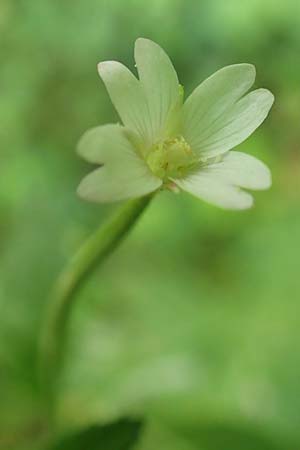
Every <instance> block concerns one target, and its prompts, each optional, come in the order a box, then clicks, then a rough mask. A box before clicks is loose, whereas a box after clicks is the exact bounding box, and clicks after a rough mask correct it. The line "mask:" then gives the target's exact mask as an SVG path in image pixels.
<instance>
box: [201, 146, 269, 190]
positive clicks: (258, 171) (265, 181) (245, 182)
mask: <svg viewBox="0 0 300 450" xmlns="http://www.w3.org/2000/svg"><path fill="white" fill-rule="evenodd" d="M203 171H204V172H205V173H208V174H211V175H213V176H215V177H216V178H218V179H220V180H223V181H224V182H226V183H229V184H233V185H236V186H240V187H243V188H246V189H268V188H269V187H270V186H271V184H272V179H271V173H270V170H269V168H268V167H267V166H266V165H265V164H264V163H263V162H261V161H259V160H258V159H256V158H254V156H251V155H247V154H246V153H241V152H235V151H231V152H229V153H228V154H227V155H225V156H224V157H223V158H222V161H220V162H216V163H214V164H211V165H210V166H208V167H207V168H206V169H203Z"/></svg>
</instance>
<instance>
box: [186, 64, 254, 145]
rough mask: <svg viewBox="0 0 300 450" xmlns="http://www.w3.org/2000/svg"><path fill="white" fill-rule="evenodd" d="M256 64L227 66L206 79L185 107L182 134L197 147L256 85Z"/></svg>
mask: <svg viewBox="0 0 300 450" xmlns="http://www.w3.org/2000/svg"><path fill="white" fill-rule="evenodd" d="M254 80H255V67H254V66H253V65H251V64H235V65H232V66H227V67H224V68H223V69H221V70H218V71H217V72H216V73H214V74H213V75H211V76H210V77H209V78H207V79H206V80H205V81H203V82H202V83H201V84H200V85H199V86H198V87H197V88H196V89H195V90H194V91H193V92H192V94H191V95H190V96H189V98H188V99H187V101H186V102H185V104H184V107H183V135H184V137H185V138H186V140H187V141H188V142H189V144H190V145H191V146H192V147H193V148H194V150H196V149H197V148H198V147H197V143H198V141H199V140H200V139H201V136H202V134H203V133H205V132H206V131H207V130H209V129H210V128H211V127H212V125H213V124H214V123H215V121H216V119H218V118H219V117H222V115H223V114H224V113H225V112H226V111H227V110H228V109H229V108H230V107H232V105H234V103H235V102H236V101H237V100H238V99H239V98H241V97H242V96H243V95H244V94H245V93H246V92H247V91H248V90H249V89H250V87H251V86H252V85H253V83H254Z"/></svg>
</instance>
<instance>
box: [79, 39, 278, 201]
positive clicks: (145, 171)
mask: <svg viewBox="0 0 300 450" xmlns="http://www.w3.org/2000/svg"><path fill="white" fill-rule="evenodd" d="M135 61H136V65H137V69H138V75H139V79H137V78H136V77H135V76H134V75H133V74H132V73H131V72H130V71H129V70H128V69H127V68H126V67H125V66H124V65H123V64H121V63H119V62H117V61H106V62H102V63H100V64H99V65H98V71H99V74H100V76H101V78H102V80H103V81H104V84H105V86H106V88H107V90H108V93H109V95H110V98H111V100H112V102H113V104H114V106H115V108H116V110H117V112H118V114H119V116H120V118H121V120H122V123H123V125H119V124H108V125H103V126H99V127H96V128H93V129H91V130H89V131H87V132H86V133H85V134H84V135H83V137H82V138H81V140H80V142H79V146H78V151H79V154H80V155H81V156H82V157H83V158H85V159H86V160H88V161H89V162H91V163H95V164H98V165H99V166H100V167H99V168H97V169H96V170H94V171H93V172H92V173H91V174H89V175H87V176H86V177H85V178H84V179H83V180H82V182H81V183H80V185H79V188H78V192H79V195H80V196H81V197H83V198H85V199H87V200H91V201H97V202H112V201H118V200H123V199H127V198H133V197H139V196H143V195H146V194H148V193H150V192H153V191H155V190H157V189H161V188H169V189H174V190H175V189H179V190H184V191H187V192H190V193H191V194H193V195H195V196H197V197H200V198H201V199H203V200H205V201H207V202H209V203H213V204H215V205H218V206H220V207H223V208H229V209H246V208H249V207H250V206H251V205H252V203H253V198H252V196H251V195H250V194H249V193H248V192H246V191H244V190H243V189H242V188H245V189H266V188H268V187H270V185H271V175H270V171H269V169H268V168H267V167H266V166H265V164H263V163H262V162H261V161H259V160H257V159H256V158H254V157H253V156H249V155H247V154H245V153H240V152H237V151H230V150H231V149H232V148H234V147H236V146H237V145H239V144H240V143H241V142H243V141H244V140H245V139H247V137H248V136H250V134H251V133H253V131H254V130H255V129H256V128H257V127H258V126H259V125H260V124H261V123H262V122H263V121H264V119H265V118H266V116H267V114H268V112H269V110H270V108H271V106H272V104H273V101H274V97H273V95H272V94H271V92H269V91H268V90H267V89H257V90H254V91H252V92H250V93H248V91H249V89H250V88H251V86H252V85H253V83H254V80H255V68H254V66H252V65H251V64H236V65H232V66H227V67H224V68H223V69H221V70H219V71H218V72H216V73H215V74H213V75H212V76H211V77H209V78H208V79H206V80H205V81H204V82H202V83H201V84H200V85H199V86H198V87H197V88H196V89H195V90H194V91H193V92H192V94H191V95H190V96H189V97H188V98H187V100H186V101H185V102H184V98H183V97H184V91H183V88H182V86H181V85H180V84H179V81H178V78H177V74H176V71H175V69H174V67H173V65H172V63H171V61H170V59H169V57H168V56H167V55H166V53H165V52H164V51H163V50H162V49H161V47H159V46H158V45H157V44H155V43H154V42H152V41H150V40H148V39H142V38H140V39H138V40H137V41H136V44H135Z"/></svg>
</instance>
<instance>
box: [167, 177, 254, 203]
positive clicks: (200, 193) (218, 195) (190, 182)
mask: <svg viewBox="0 0 300 450" xmlns="http://www.w3.org/2000/svg"><path fill="white" fill-rule="evenodd" d="M173 181H174V182H175V183H176V184H177V186H179V187H180V188H181V189H182V190H184V191H187V192H189V193H190V194H193V195H195V196H196V197H199V198H201V199H202V200H204V201H206V202H208V203H212V204H213V205H216V206H219V207H220V208H224V209H248V208H251V206H252V205H253V197H252V196H251V195H250V194H248V192H245V191H243V190H241V189H239V188H238V187H236V186H233V185H230V184H227V183H225V182H224V181H223V180H219V179H218V178H216V177H215V175H213V174H209V173H204V172H202V171H199V172H198V173H196V174H193V175H190V176H189V177H187V178H184V179H180V180H173Z"/></svg>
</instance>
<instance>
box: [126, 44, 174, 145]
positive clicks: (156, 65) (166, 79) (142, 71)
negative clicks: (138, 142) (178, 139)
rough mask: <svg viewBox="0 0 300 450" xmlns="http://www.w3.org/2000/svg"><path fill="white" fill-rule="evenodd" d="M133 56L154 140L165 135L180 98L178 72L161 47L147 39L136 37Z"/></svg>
mask: <svg viewBox="0 0 300 450" xmlns="http://www.w3.org/2000/svg"><path fill="white" fill-rule="evenodd" d="M134 56H135V61H136V64H137V68H138V74H139V79H140V83H141V86H142V88H143V90H144V92H145V96H146V99H147V103H148V107H149V114H150V126H151V130H152V142H157V141H158V140H159V139H164V138H165V137H166V136H165V134H164V131H165V129H166V126H167V124H168V122H171V121H172V117H171V116H172V112H174V113H175V114H176V112H177V111H176V106H177V105H178V103H179V102H180V98H181V96H180V86H179V82H178V78H177V74H176V71H175V69H174V67H173V65H172V63H171V61H170V59H169V57H168V55H167V54H166V53H165V52H164V50H163V49H162V48H161V47H160V46H159V45H157V44H155V43H154V42H152V41H150V40H149V39H143V38H139V39H137V41H136V43H135V53H134Z"/></svg>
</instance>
